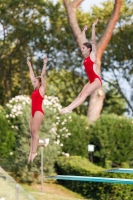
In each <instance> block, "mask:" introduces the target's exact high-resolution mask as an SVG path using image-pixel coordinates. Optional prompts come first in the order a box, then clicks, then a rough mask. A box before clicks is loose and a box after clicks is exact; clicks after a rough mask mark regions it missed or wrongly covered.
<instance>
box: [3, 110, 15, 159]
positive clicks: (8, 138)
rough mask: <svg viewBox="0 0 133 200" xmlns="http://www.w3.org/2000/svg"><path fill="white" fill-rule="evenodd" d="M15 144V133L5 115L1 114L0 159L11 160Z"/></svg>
mask: <svg viewBox="0 0 133 200" xmlns="http://www.w3.org/2000/svg"><path fill="white" fill-rule="evenodd" d="M0 110H1V109H0ZM14 142H15V137H14V132H13V130H12V128H11V126H10V125H9V124H8V122H7V120H6V118H5V116H4V114H3V113H2V112H0V159H4V158H6V159H10V157H11V154H12V151H13V147H14Z"/></svg>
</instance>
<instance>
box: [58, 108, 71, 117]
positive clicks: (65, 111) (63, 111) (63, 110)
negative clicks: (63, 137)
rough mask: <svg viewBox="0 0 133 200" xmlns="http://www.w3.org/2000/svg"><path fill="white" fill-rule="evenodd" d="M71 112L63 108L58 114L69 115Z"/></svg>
mask: <svg viewBox="0 0 133 200" xmlns="http://www.w3.org/2000/svg"><path fill="white" fill-rule="evenodd" d="M71 112H72V111H71V110H68V108H67V107H66V108H63V109H62V110H60V114H61V115H64V114H69V113H71Z"/></svg>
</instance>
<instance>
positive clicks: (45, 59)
mask: <svg viewBox="0 0 133 200" xmlns="http://www.w3.org/2000/svg"><path fill="white" fill-rule="evenodd" d="M47 62H48V57H47V56H46V57H45V58H44V59H43V63H44V64H47Z"/></svg>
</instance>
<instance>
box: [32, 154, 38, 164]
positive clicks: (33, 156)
mask: <svg viewBox="0 0 133 200" xmlns="http://www.w3.org/2000/svg"><path fill="white" fill-rule="evenodd" d="M36 156H37V153H36V152H32V154H31V162H33V160H34V158H35V157H36Z"/></svg>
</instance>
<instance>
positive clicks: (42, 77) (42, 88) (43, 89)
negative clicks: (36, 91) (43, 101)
mask: <svg viewBox="0 0 133 200" xmlns="http://www.w3.org/2000/svg"><path fill="white" fill-rule="evenodd" d="M47 62H48V58H47V56H46V57H45V58H44V60H43V68H42V73H41V81H42V84H41V87H40V90H41V94H42V95H44V94H45V90H46V80H45V75H46V66H47Z"/></svg>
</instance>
